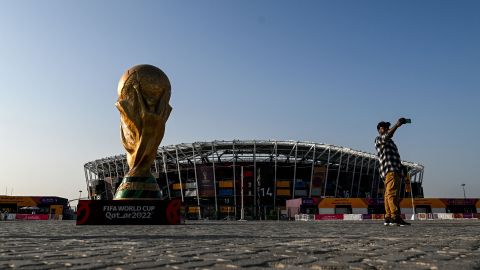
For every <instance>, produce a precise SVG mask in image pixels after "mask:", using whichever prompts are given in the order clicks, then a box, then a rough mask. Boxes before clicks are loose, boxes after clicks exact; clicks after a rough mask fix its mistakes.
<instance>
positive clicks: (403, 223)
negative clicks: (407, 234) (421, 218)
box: [390, 217, 412, 227]
mask: <svg viewBox="0 0 480 270" xmlns="http://www.w3.org/2000/svg"><path fill="white" fill-rule="evenodd" d="M393 223H394V224H393V225H397V226H401V227H403V226H410V225H412V224H410V223H408V222H406V221H405V220H403V219H402V218H401V217H396V218H395V219H394V220H393ZM390 225H392V224H390Z"/></svg>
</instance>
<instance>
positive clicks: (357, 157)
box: [84, 140, 424, 182]
mask: <svg viewBox="0 0 480 270" xmlns="http://www.w3.org/2000/svg"><path fill="white" fill-rule="evenodd" d="M312 161H313V163H312ZM222 162H226V163H228V162H289V163H292V164H295V165H297V164H311V165H326V166H333V167H338V166H341V167H342V168H345V169H347V170H349V168H353V167H354V166H360V167H367V166H368V167H370V166H373V167H374V168H376V167H377V166H378V158H377V156H376V155H374V154H371V153H367V152H363V151H358V150H353V149H351V148H348V147H342V146H336V145H332V144H322V143H315V142H304V141H277V140H233V141H217V140H215V141H211V142H194V143H180V144H176V145H168V146H161V147H159V148H158V151H157V157H156V159H155V162H154V164H152V171H157V172H158V171H162V170H165V169H166V164H178V166H181V165H190V164H204V163H222ZM402 164H403V165H405V166H406V167H407V168H408V169H409V172H410V174H411V175H416V174H418V173H419V176H420V177H419V178H418V179H416V180H414V181H416V182H422V180H423V170H424V166H423V165H420V164H418V163H414V162H410V161H402ZM84 167H85V173H87V170H88V171H89V172H90V173H94V174H96V175H102V176H103V177H105V176H112V175H118V171H119V167H121V170H122V171H126V170H125V168H128V165H127V164H126V155H125V154H123V155H117V156H111V157H106V158H102V159H98V160H95V161H91V162H88V163H86V164H85V166H84ZM87 178H88V177H87Z"/></svg>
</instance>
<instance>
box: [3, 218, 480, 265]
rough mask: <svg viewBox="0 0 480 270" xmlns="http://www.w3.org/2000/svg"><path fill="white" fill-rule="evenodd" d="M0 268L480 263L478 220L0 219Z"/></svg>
mask: <svg viewBox="0 0 480 270" xmlns="http://www.w3.org/2000/svg"><path fill="white" fill-rule="evenodd" d="M0 233H1V241H0V269H9V268H20V269H54V268H60V269H65V268H71V269H104V268H107V269H159V268H164V269H234V268H251V269H267V268H270V269H271V268H277V269H388V268H394V269H457V270H460V269H480V221H479V220H460V221H454V220H444V221H440V220H435V221H414V222H413V226H411V227H384V226H383V223H382V222H381V221H373V220H372V221H365V220H364V221H317V222H301V221H300V222H293V221H292V222H287V221H280V222H277V221H271V222H254V221H247V222H237V221H230V222H212V221H206V222H203V221H199V222H187V224H185V225H179V226H76V225H75V223H74V222H72V221H10V222H8V221H5V222H0Z"/></svg>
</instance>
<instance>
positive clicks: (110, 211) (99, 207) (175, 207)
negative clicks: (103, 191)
mask: <svg viewBox="0 0 480 270" xmlns="http://www.w3.org/2000/svg"><path fill="white" fill-rule="evenodd" d="M180 208H181V201H180V200H179V199H173V200H108V201H106V200H104V201H101V200H80V201H79V203H78V208H77V209H78V210H77V225H176V224H180V223H181V222H182V219H181V216H180Z"/></svg>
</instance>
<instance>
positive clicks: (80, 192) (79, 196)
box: [78, 190, 82, 201]
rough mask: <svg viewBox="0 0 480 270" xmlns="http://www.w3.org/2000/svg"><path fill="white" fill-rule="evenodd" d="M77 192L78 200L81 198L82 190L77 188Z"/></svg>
mask: <svg viewBox="0 0 480 270" xmlns="http://www.w3.org/2000/svg"><path fill="white" fill-rule="evenodd" d="M78 193H79V195H78V200H79V201H80V199H81V198H82V191H81V190H79V191H78Z"/></svg>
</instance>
